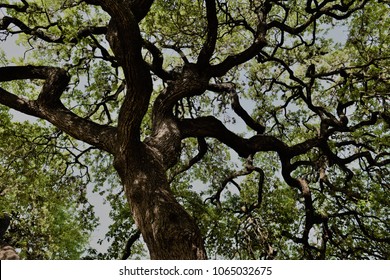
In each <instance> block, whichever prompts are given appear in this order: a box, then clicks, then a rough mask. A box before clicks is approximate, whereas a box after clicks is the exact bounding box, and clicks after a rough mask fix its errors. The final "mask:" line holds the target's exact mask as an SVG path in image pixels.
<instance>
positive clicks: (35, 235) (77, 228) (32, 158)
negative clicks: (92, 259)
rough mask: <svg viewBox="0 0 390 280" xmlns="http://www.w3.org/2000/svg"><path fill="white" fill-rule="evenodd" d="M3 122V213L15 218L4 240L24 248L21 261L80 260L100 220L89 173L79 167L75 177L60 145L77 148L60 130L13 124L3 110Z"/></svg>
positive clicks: (72, 164)
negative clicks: (90, 194)
mask: <svg viewBox="0 0 390 280" xmlns="http://www.w3.org/2000/svg"><path fill="white" fill-rule="evenodd" d="M4 109H5V108H4ZM0 119H1V121H2V122H1V124H0V155H1V156H0V158H1V166H0V178H1V183H0V213H2V214H3V213H10V216H8V217H9V219H10V220H12V223H11V225H10V227H9V228H8V226H7V228H8V232H9V234H7V235H5V237H4V239H3V238H2V237H3V234H1V238H0V240H1V241H4V242H5V243H6V244H12V245H13V246H14V247H16V248H18V249H20V253H19V255H20V257H21V258H23V259H24V258H27V259H79V258H80V257H81V256H82V255H83V254H84V251H85V247H86V246H87V244H88V242H87V241H88V238H89V234H90V230H91V229H92V228H93V227H94V226H95V223H96V219H95V218H93V215H94V214H93V209H92V207H91V205H90V204H89V203H88V201H87V199H86V193H85V188H84V186H85V184H86V178H85V177H86V176H85V172H83V170H82V169H81V168H80V166H79V165H77V167H78V169H77V170H78V171H79V172H78V173H79V174H76V172H74V170H75V165H76V163H75V162H74V161H72V159H73V158H72V157H71V156H70V155H69V153H68V155H67V154H66V153H64V152H61V150H62V149H61V148H60V147H62V148H66V149H68V150H70V151H72V150H73V151H74V152H75V151H76V150H77V148H76V147H74V146H72V145H71V141H70V139H69V137H66V136H65V137H58V136H59V134H60V133H59V131H58V130H57V131H53V129H52V128H48V127H47V126H45V127H43V126H42V125H39V124H33V125H32V124H30V123H26V122H24V123H19V122H16V123H12V122H11V115H10V114H9V113H8V112H7V111H6V110H3V108H0ZM10 143H12V145H10ZM91 217H92V218H91ZM5 231H6V229H4V233H5ZM2 232H3V231H2Z"/></svg>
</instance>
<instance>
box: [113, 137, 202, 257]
mask: <svg viewBox="0 0 390 280" xmlns="http://www.w3.org/2000/svg"><path fill="white" fill-rule="evenodd" d="M131 150H132V151H131V154H127V155H121V156H120V157H116V159H115V167H116V169H117V170H118V172H119V174H120V176H121V179H122V182H123V185H124V188H125V192H126V197H127V199H128V202H129V204H130V208H131V211H132V214H133V218H134V220H135V222H136V224H137V226H138V228H139V229H140V231H141V233H142V236H143V239H144V241H145V242H146V245H147V247H148V249H149V253H150V257H151V259H183V260H184V259H206V258H207V256H206V252H205V249H204V244H203V240H202V236H201V234H200V231H199V228H198V227H197V225H196V223H195V221H194V219H193V218H192V217H191V216H190V215H189V214H188V213H187V212H186V211H185V209H184V208H183V207H182V206H181V205H180V204H179V203H178V202H177V200H176V199H175V197H174V195H173V193H172V191H171V190H170V188H169V184H168V182H167V178H166V173H165V172H166V171H165V167H164V165H163V163H162V162H161V160H160V158H159V157H158V154H157V153H156V151H155V150H153V148H151V147H150V146H149V145H147V144H144V143H140V142H139V143H138V144H134V145H133V148H132V149H131Z"/></svg>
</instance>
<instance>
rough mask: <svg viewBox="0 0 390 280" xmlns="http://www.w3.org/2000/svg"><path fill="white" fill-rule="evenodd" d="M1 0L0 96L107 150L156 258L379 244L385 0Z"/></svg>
mask: <svg viewBox="0 0 390 280" xmlns="http://www.w3.org/2000/svg"><path fill="white" fill-rule="evenodd" d="M0 8H2V11H3V12H4V16H3V18H2V19H1V21H0V29H1V30H2V31H3V33H2V34H3V40H6V39H7V38H8V37H9V36H10V35H11V34H19V40H20V42H21V43H22V44H24V46H26V47H28V52H27V53H26V56H25V58H24V60H19V61H13V63H14V65H10V64H11V62H10V61H8V60H7V59H6V57H5V56H4V55H3V62H2V63H3V65H4V66H3V67H1V68H0V82H2V87H1V88H0V103H1V104H3V105H5V106H7V107H10V108H13V109H15V110H18V111H20V112H22V113H25V114H29V115H32V116H35V117H38V118H41V119H44V120H46V121H48V122H50V123H51V124H53V125H54V126H55V127H56V128H57V129H59V130H60V131H63V132H65V133H66V134H68V135H70V136H71V137H73V138H75V139H77V140H80V141H82V142H85V143H86V144H88V145H90V146H91V147H93V150H94V151H95V152H96V155H95V157H96V158H104V157H106V158H108V159H111V160H112V162H113V167H115V169H116V171H117V173H118V175H119V178H120V180H121V183H122V185H123V188H124V193H125V195H126V198H127V201H128V203H129V205H130V211H131V215H132V218H133V219H134V222H135V224H136V225H137V227H138V229H139V231H140V232H141V234H142V236H143V240H144V241H145V243H146V245H147V247H148V250H149V253H150V257H151V258H153V259H204V258H206V256H207V253H208V255H209V256H214V255H215V256H224V257H226V258H244V259H245V258H269V259H272V258H307V259H317V258H322V259H323V258H378V259H381V258H383V259H386V258H388V257H389V254H390V245H389V242H390V238H389V235H388V232H389V228H390V225H389V220H388V218H389V201H388V197H389V177H388V169H387V167H388V164H389V149H388V148H389V147H388V143H389V141H388V140H389V134H388V125H389V111H388V97H389V96H388V92H389V78H390V77H389V65H390V64H389V59H390V54H389V48H388V46H389V34H388V30H389V28H387V27H389V26H390V25H389V18H390V17H389V13H390V12H389V3H388V1H374V0H364V1H354V0H350V1H344V0H341V1H336V0H324V1H310V0H308V1H303V0H302V1H300V0H296V1H281V0H258V1H256V0H246V1H244V0H242V1H222V0H205V1H190V0H188V1H184V0H183V1H175V0H169V1H155V2H154V1H148V0H133V1H125V0H87V1H71V0H70V1H56V0H52V1H45V2H44V3H43V2H41V1H25V0H23V1H20V2H15V1H10V2H7V1H6V2H5V1H2V3H1V4H0ZM379 24H380V25H381V26H383V27H384V28H380V29H378V28H377V26H378V25H379ZM335 29H337V30H343V31H344V32H345V33H346V34H345V37H346V39H345V40H340V42H338V43H337V42H336V43H335V42H334V41H333V40H332V39H331V37H332V36H330V35H329V33H331V32H333V31H334V30H335ZM338 35H339V36H341V35H340V34H338ZM333 36H335V33H333ZM230 107H231V109H232V111H230ZM233 112H234V115H233ZM236 118H238V120H237V121H240V122H241V123H242V124H243V125H244V126H246V129H242V130H241V131H237V127H235V126H234V123H235V122H236ZM231 151H233V152H232V153H231ZM108 155H109V156H108ZM229 161H230V163H229ZM104 164H106V161H104V163H103V165H104ZM99 169H100V168H97V170H99ZM107 170H110V169H109V168H108V167H107ZM99 176H100V175H97V177H98V178H99ZM239 177H240V180H238V178H239ZM100 181H101V182H102V181H103V179H102V180H100ZM199 181H202V182H203V183H205V184H208V185H209V188H208V189H206V190H202V191H199V189H198V188H197V186H196V185H197V184H196V183H197V182H199ZM112 182H115V179H113V181H112ZM114 184H115V183H114ZM113 189H115V188H113ZM115 197H117V196H116V195H114V192H111V194H110V201H113V202H114V201H117V200H115ZM126 211H127V210H126V209H125V208H123V207H122V208H121V207H120V206H119V205H116V206H115V207H114V212H113V213H114V214H115V217H118V219H120V221H122V220H123V221H124V220H125V219H124V218H123V214H124V213H126ZM121 215H122V216H121ZM126 221H127V227H128V228H130V227H132V220H131V219H130V220H129V219H127V220H126ZM115 232H116V233H117V234H118V236H119V237H120V240H122V238H123V236H124V234H123V233H124V232H123V230H119V226H116V225H115V226H113V227H112V228H111V231H110V234H112V235H115ZM138 235H139V234H138V232H136V231H135V230H134V228H133V232H132V236H131V238H130V239H129V242H128V244H127V245H129V246H127V248H129V247H130V245H131V243H132V242H133V241H134V240H135V239H136V237H138ZM118 244H119V243H115V242H114V245H113V246H114V247H113V248H119V247H118ZM115 246H116V247H115ZM116 251H117V250H116ZM114 256H115V253H112V254H111V255H109V257H114ZM118 256H120V254H119V253H117V254H116V257H118ZM128 256H129V252H125V253H124V255H123V257H124V258H126V257H128Z"/></svg>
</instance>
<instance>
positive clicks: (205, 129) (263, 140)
mask: <svg viewBox="0 0 390 280" xmlns="http://www.w3.org/2000/svg"><path fill="white" fill-rule="evenodd" d="M179 128H180V130H181V132H182V137H183V138H187V137H213V138H216V139H218V140H219V141H221V142H222V143H224V144H225V145H227V146H229V147H230V148H232V149H233V150H235V151H236V152H237V153H238V154H239V156H241V157H244V158H247V157H248V156H249V155H251V154H255V153H256V152H259V151H276V152H278V153H281V154H285V153H286V152H287V149H288V147H287V146H286V145H285V144H284V143H283V142H282V141H280V140H278V139H277V138H275V137H274V136H267V135H256V136H253V137H251V138H249V139H246V138H242V137H240V136H238V135H236V134H235V133H233V132H231V131H230V130H228V129H227V128H226V127H225V126H224V125H223V124H222V122H221V121H219V120H218V119H216V118H214V117H211V116H209V117H200V118H197V119H184V120H182V121H180V123H179Z"/></svg>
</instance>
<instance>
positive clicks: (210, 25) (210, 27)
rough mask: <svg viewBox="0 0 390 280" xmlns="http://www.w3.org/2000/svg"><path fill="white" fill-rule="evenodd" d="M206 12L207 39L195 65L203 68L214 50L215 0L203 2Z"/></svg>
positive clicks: (215, 32)
mask: <svg viewBox="0 0 390 280" xmlns="http://www.w3.org/2000/svg"><path fill="white" fill-rule="evenodd" d="M205 2H206V10H207V38H206V41H205V42H204V45H203V47H202V50H201V51H200V53H199V57H198V62H197V64H198V65H199V66H200V67H201V68H203V67H205V66H207V65H209V62H210V59H211V57H212V55H213V53H214V50H215V44H216V42H217V34H218V18H217V8H216V5H215V0H205Z"/></svg>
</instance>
